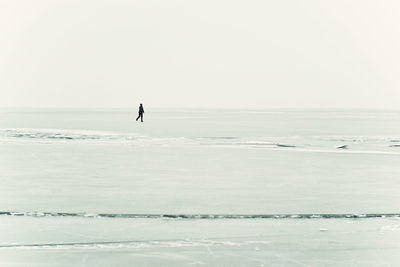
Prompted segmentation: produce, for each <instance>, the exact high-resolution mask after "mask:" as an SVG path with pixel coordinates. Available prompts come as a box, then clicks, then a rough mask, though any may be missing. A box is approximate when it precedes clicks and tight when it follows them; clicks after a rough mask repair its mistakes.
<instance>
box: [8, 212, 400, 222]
mask: <svg viewBox="0 0 400 267" xmlns="http://www.w3.org/2000/svg"><path fill="white" fill-rule="evenodd" d="M0 215H3V216H26V217H82V218H128V219H192V220H197V219H348V218H354V219H361V218H388V217H389V218H390V217H400V213H368V214H352V213H344V214H337V213H322V214H311V213H310V214H129V213H95V214H91V213H73V212H14V211H0Z"/></svg>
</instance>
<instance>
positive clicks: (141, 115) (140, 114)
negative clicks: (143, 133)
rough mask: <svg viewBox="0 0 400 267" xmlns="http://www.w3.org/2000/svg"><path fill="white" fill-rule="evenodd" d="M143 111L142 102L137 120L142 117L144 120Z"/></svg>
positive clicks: (141, 119)
mask: <svg viewBox="0 0 400 267" xmlns="http://www.w3.org/2000/svg"><path fill="white" fill-rule="evenodd" d="M143 113H144V109H143V105H142V104H140V106H139V116H138V117H137V118H136V121H137V120H138V119H139V118H140V121H141V122H143Z"/></svg>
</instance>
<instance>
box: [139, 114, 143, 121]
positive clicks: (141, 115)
mask: <svg viewBox="0 0 400 267" xmlns="http://www.w3.org/2000/svg"><path fill="white" fill-rule="evenodd" d="M140 120H141V121H142V122H143V113H142V114H140Z"/></svg>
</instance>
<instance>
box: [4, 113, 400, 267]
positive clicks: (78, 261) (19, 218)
mask: <svg viewBox="0 0 400 267" xmlns="http://www.w3.org/2000/svg"><path fill="white" fill-rule="evenodd" d="M145 108H146V107H145ZM135 115H136V114H135V111H132V110H117V109H115V110H60V109H42V110H41V109H2V110H0V214H1V215H0V232H1V236H0V266H46V265H47V266H110V265H115V266H186V265H187V266H191V265H206V266H398V262H399V260H400V256H398V255H400V245H399V244H400V242H399V241H400V220H399V213H400V211H399V204H400V183H399V182H400V181H399V180H400V168H398V166H400V146H399V145H398V144H400V112H398V111H374V110H364V111H354V110H311V111H310V110H190V109H186V110H178V109H165V110H163V109H155V110H151V109H146V113H145V118H144V119H145V122H144V123H143V124H141V123H138V122H136V121H134V118H135ZM343 146H345V147H344V148H340V147H343ZM101 214H114V215H116V216H101ZM285 214H287V215H288V216H286V217H285V218H282V216H281V217H279V218H275V217H274V216H273V215H285ZM299 214H308V215H307V216H308V217H307V216H306V217H303V218H302V217H301V216H300V218H299V216H297V215H299ZM324 214H334V215H335V216H331V217H330V216H325V217H326V218H325V217H324V216H322V218H321V216H319V215H324ZM131 215H132V216H131ZM196 215H198V216H196ZM239 215H244V217H243V218H241V217H240V216H239ZM251 215H257V216H258V217H257V216H256V218H251ZM260 215H265V218H260ZM271 215H272V216H271ZM261 217H262V216H261Z"/></svg>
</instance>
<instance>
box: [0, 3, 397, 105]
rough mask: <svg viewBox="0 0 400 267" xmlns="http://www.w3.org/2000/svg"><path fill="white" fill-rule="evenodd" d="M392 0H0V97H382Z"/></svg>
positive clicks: (111, 100)
mask: <svg viewBox="0 0 400 267" xmlns="http://www.w3.org/2000/svg"><path fill="white" fill-rule="evenodd" d="M399 13H400V2H399V1H397V0H393V1H392V0H385V1H379V0H375V1H371V0H352V1H348V0H335V1H332V0H326V1H323V0H321V1H316V0H304V1H299V0H279V1H272V0H270V1H268V0H260V1H258V0H241V1H236V0H181V1H178V0H168V1H166V0H158V1H156V0H142V1H135V0H129V1H128V0H126V1H125V0H68V1H67V0H65V1H62V0H18V1H7V0H0V107H93V108H94V107H136V106H137V105H138V103H143V104H144V105H145V106H146V107H196V108H390V109H393V108H394V109H396V108H398V107H399V103H400V75H399V74H400V16H399Z"/></svg>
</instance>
